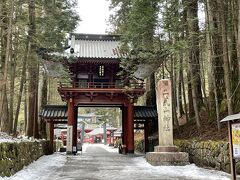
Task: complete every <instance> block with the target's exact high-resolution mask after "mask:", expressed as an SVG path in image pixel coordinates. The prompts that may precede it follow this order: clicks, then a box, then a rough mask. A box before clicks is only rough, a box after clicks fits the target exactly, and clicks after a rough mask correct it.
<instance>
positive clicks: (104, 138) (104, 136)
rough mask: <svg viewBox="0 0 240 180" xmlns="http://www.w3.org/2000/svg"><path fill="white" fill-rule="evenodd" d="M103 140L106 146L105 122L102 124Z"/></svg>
mask: <svg viewBox="0 0 240 180" xmlns="http://www.w3.org/2000/svg"><path fill="white" fill-rule="evenodd" d="M103 140H104V144H105V145H106V144H107V125H106V122H105V123H103Z"/></svg>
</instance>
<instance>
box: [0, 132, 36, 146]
mask: <svg viewBox="0 0 240 180" xmlns="http://www.w3.org/2000/svg"><path fill="white" fill-rule="evenodd" d="M26 141H38V140H36V139H34V138H28V137H27V136H19V137H18V138H14V137H12V136H9V135H8V134H7V133H4V132H0V143H3V142H18V143H19V142H26Z"/></svg>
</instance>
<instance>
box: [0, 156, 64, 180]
mask: <svg viewBox="0 0 240 180" xmlns="http://www.w3.org/2000/svg"><path fill="white" fill-rule="evenodd" d="M66 160H67V159H66V155H65V154H60V153H55V154H53V155H48V156H42V157H40V158H39V159H38V160H37V161H34V162H33V163H31V164H30V165H29V166H27V167H24V168H23V169H22V170H21V171H19V172H17V173H16V174H15V175H13V176H11V177H4V178H1V177H0V180H44V179H46V178H47V177H48V176H50V175H52V174H53V173H54V172H55V171H56V170H57V169H58V168H60V167H62V166H63V165H64V163H65V162H66Z"/></svg>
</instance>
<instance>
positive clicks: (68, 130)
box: [67, 125, 73, 152]
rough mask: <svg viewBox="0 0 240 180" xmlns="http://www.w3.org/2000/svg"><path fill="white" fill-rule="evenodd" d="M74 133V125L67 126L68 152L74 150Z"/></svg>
mask: <svg viewBox="0 0 240 180" xmlns="http://www.w3.org/2000/svg"><path fill="white" fill-rule="evenodd" d="M72 134H73V127H72V126H69V125H68V126H67V152H72Z"/></svg>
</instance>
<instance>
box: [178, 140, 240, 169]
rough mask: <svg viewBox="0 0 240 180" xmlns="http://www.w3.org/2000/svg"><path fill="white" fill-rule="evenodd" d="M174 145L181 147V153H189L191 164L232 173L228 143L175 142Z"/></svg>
mask: <svg viewBox="0 0 240 180" xmlns="http://www.w3.org/2000/svg"><path fill="white" fill-rule="evenodd" d="M174 144H175V145H176V146H178V147H179V150H180V151H184V152H187V153H189V160H190V162H191V163H195V164H196V165H198V166H201V167H211V168H214V169H216V170H221V171H225V172H228V173H230V160H229V147H228V143H227V142H225V141H194V140H175V141H174ZM238 169H239V168H238ZM239 170H240V169H239Z"/></svg>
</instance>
